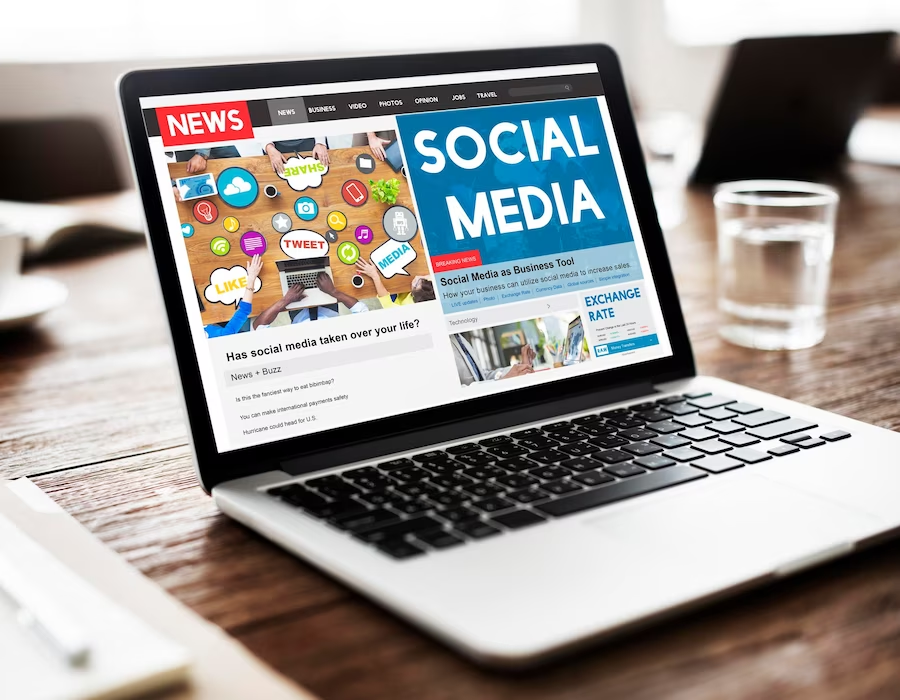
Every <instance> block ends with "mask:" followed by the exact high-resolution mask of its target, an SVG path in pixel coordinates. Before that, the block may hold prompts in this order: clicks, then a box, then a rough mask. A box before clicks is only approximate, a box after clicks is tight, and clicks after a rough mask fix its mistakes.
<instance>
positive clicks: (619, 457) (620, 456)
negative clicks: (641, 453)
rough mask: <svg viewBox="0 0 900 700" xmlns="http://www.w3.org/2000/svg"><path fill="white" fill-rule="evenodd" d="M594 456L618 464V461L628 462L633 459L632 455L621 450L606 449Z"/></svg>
mask: <svg viewBox="0 0 900 700" xmlns="http://www.w3.org/2000/svg"><path fill="white" fill-rule="evenodd" d="M594 457H595V458H596V459H599V460H600V461H601V462H606V463H607V464H617V463H618V462H627V461H628V460H630V459H631V455H630V454H627V453H625V452H619V450H606V451H605V452H597V453H596V454H595V455H594Z"/></svg>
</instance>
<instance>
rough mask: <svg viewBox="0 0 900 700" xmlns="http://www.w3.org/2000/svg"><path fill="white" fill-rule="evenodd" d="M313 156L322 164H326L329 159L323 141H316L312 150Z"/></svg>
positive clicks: (326, 147)
mask: <svg viewBox="0 0 900 700" xmlns="http://www.w3.org/2000/svg"><path fill="white" fill-rule="evenodd" d="M312 154H313V158H315V159H316V160H317V161H319V162H320V163H322V165H328V164H329V163H330V162H331V160H330V159H329V158H328V146H326V145H325V144H324V143H317V144H316V147H315V148H313V150H312Z"/></svg>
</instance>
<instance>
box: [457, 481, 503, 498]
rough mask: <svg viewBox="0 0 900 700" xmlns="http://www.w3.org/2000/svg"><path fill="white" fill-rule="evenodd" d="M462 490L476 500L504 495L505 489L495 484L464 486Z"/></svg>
mask: <svg viewBox="0 0 900 700" xmlns="http://www.w3.org/2000/svg"><path fill="white" fill-rule="evenodd" d="M462 490H463V491H465V492H466V493H468V494H470V495H472V496H475V497H476V498H488V497H490V496H497V495H501V494H502V493H503V489H502V488H500V487H499V486H496V485H494V484H472V485H471V486H464V487H463V489H462Z"/></svg>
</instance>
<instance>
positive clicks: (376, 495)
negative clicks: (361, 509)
mask: <svg viewBox="0 0 900 700" xmlns="http://www.w3.org/2000/svg"><path fill="white" fill-rule="evenodd" d="M357 498H359V499H360V500H362V501H365V502H366V503H368V504H369V505H370V506H384V505H387V504H388V503H390V502H391V499H393V498H395V496H394V495H393V494H391V493H389V492H388V490H387V489H378V490H377V491H369V492H368V493H364V494H362V495H361V496H357Z"/></svg>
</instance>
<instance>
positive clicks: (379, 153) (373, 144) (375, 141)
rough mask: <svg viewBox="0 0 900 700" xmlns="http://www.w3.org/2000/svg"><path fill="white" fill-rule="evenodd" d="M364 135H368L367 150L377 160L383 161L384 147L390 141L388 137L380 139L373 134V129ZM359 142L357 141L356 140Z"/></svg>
mask: <svg viewBox="0 0 900 700" xmlns="http://www.w3.org/2000/svg"><path fill="white" fill-rule="evenodd" d="M366 136H368V137H369V150H370V151H372V155H373V156H375V157H376V158H377V159H378V160H381V161H383V160H384V158H385V153H384V147H385V146H386V145H387V144H389V143H390V141H389V140H388V139H382V138H379V137H378V136H376V135H375V132H374V131H370V132H369V133H368V134H366ZM357 143H359V142H357Z"/></svg>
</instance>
